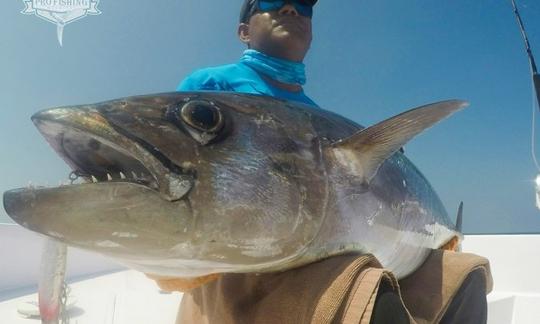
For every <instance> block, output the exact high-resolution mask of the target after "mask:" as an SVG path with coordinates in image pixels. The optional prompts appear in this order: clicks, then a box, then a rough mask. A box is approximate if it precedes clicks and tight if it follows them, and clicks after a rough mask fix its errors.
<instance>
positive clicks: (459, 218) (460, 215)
mask: <svg viewBox="0 0 540 324" xmlns="http://www.w3.org/2000/svg"><path fill="white" fill-rule="evenodd" d="M456 231H457V232H459V233H463V201H462V202H461V203H460V204H459V207H458V212H457V218H456Z"/></svg>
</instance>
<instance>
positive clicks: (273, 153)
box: [4, 92, 327, 277]
mask: <svg viewBox="0 0 540 324" xmlns="http://www.w3.org/2000/svg"><path fill="white" fill-rule="evenodd" d="M309 109H313V108H308V107H307V106H306V107H304V106H297V105H294V106H292V105H290V104H288V103H286V102H284V101H281V100H277V99H272V98H266V97H261V96H250V95H241V94H234V93H210V92H208V93H205V92H199V93H180V92H176V93H168V94H160V95H152V96H138V97H130V98H123V99H119V100H114V101H108V102H104V103H100V104H95V105H83V106H73V107H62V108H54V109H48V110H45V111H42V112H39V113H37V114H35V115H34V116H33V117H32V120H33V122H34V124H35V125H36V126H37V128H38V129H39V131H40V132H41V133H42V134H43V136H44V137H45V138H46V140H47V141H48V142H49V144H50V145H51V146H52V147H53V148H54V150H55V151H56V152H57V153H58V154H59V155H60V156H61V157H62V158H63V159H64V160H65V161H66V162H67V164H68V165H69V166H70V167H71V168H72V170H73V171H74V174H76V175H78V176H79V177H81V178H83V179H84V180H85V181H84V182H83V183H75V184H72V185H66V186H60V187H56V188H37V187H30V188H22V189H16V190H12V191H8V192H6V193H5V194H4V206H5V209H6V211H7V213H8V214H9V215H10V217H12V218H13V219H14V220H15V221H16V222H17V223H19V224H21V225H22V226H24V227H26V228H28V229H30V230H33V231H36V232H39V233H41V234H44V235H47V236H50V237H53V238H55V239H58V240H60V241H63V242H65V243H67V244H69V245H72V246H76V247H80V248H84V249H88V250H92V251H96V252H98V253H101V254H104V255H107V256H110V257H113V258H115V259H117V260H118V261H120V262H121V263H124V264H126V265H128V266H129V267H131V268H134V269H137V270H141V271H144V272H146V273H151V274H157V275H174V276H187V277H194V276H202V275H207V274H211V273H218V272H250V271H256V270H261V269H270V268H275V267H281V266H282V265H283V264H286V263H288V262H291V260H294V259H295V258H298V257H299V255H301V254H302V251H304V250H305V249H306V247H307V246H308V245H309V243H310V242H311V241H312V240H313V239H314V237H315V236H316V235H317V232H318V230H319V227H320V225H321V223H322V218H323V217H324V214H325V212H324V204H325V202H326V195H327V184H326V181H327V180H326V176H325V172H326V171H325V169H324V163H322V159H323V156H322V153H321V152H322V150H321V145H322V144H321V140H320V139H319V138H318V136H317V133H316V132H315V130H314V128H313V126H312V123H311V119H310V118H311V117H310V116H311V115H310V113H309Z"/></svg>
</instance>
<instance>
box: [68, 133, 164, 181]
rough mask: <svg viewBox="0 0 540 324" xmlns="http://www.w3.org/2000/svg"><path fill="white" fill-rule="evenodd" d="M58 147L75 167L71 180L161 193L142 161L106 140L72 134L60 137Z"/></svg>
mask: <svg viewBox="0 0 540 324" xmlns="http://www.w3.org/2000/svg"><path fill="white" fill-rule="evenodd" d="M59 145H60V147H61V148H62V151H63V153H62V155H63V156H64V157H65V158H67V159H69V162H68V163H69V164H70V165H72V166H75V168H74V171H73V172H72V174H71V175H70V180H76V179H77V178H79V177H82V178H84V179H85V180H86V182H88V183H90V182H92V183H97V182H123V183H135V184H139V185H143V186H146V187H149V188H151V189H154V190H156V191H159V183H158V181H157V178H156V176H154V175H153V174H152V172H151V171H150V170H148V168H146V167H145V166H144V164H143V163H142V162H141V161H140V160H138V159H137V158H135V157H134V156H132V155H130V154H129V153H128V152H126V150H125V149H123V148H122V147H119V146H117V145H114V144H113V143H110V142H108V141H106V140H105V139H102V138H98V137H96V136H89V135H88V134H85V133H79V132H76V131H69V132H65V133H62V134H61V135H60V138H59Z"/></svg>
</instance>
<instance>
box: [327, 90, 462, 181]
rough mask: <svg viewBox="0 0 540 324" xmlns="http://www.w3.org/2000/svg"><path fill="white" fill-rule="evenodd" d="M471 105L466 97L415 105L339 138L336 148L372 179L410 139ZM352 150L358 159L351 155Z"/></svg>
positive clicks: (358, 171) (336, 151)
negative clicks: (384, 163) (464, 98)
mask: <svg viewBox="0 0 540 324" xmlns="http://www.w3.org/2000/svg"><path fill="white" fill-rule="evenodd" d="M467 105H468V103H467V102H465V101H461V100H448V101H442V102H438V103H434V104H430V105H426V106H421V107H418V108H414V109H411V110H409V111H406V112H404V113H401V114H399V115H396V116H394V117H391V118H389V119H386V120H384V121H382V122H380V123H378V124H375V125H373V126H371V127H368V128H365V129H363V130H361V131H359V132H357V133H355V134H354V135H352V136H350V137H347V138H344V139H341V140H339V141H336V142H334V143H332V148H333V149H334V150H335V154H336V156H339V157H338V158H339V159H340V160H341V161H342V162H345V163H346V164H349V166H350V167H351V168H352V169H354V171H355V173H357V174H358V173H361V174H360V175H361V176H363V177H364V180H365V182H366V183H369V181H370V180H371V179H372V178H373V177H374V176H375V174H376V173H377V170H378V169H379V167H380V166H381V164H382V163H383V162H384V161H385V160H386V159H387V158H389V157H390V156H392V154H394V153H395V152H396V151H397V150H399V149H400V148H401V147H402V146H403V145H405V143H407V142H408V141H409V140H410V139H412V138H413V137H414V136H416V135H418V134H419V133H421V132H422V131H424V130H425V129H427V128H429V127H431V126H433V125H434V124H436V123H437V122H438V121H440V120H442V119H444V118H446V117H448V116H449V115H451V114H452V113H454V112H456V111H458V110H461V109H463V108H465V107H466V106H467ZM351 154H353V155H354V159H350V155H351ZM352 160H354V161H352Z"/></svg>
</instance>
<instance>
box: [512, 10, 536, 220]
mask: <svg viewBox="0 0 540 324" xmlns="http://www.w3.org/2000/svg"><path fill="white" fill-rule="evenodd" d="M510 2H511V3H512V8H513V9H514V15H515V16H516V19H517V22H518V25H519V29H520V31H521V36H522V37H523V40H524V42H525V49H526V51H527V56H528V58H529V65H530V69H531V75H532V96H533V98H532V125H531V126H532V127H531V155H532V158H533V161H534V165H535V166H536V169H537V170H538V172H539V173H538V175H537V176H536V179H535V185H536V186H535V189H536V207H537V208H538V209H540V166H539V164H538V160H537V159H536V141H535V137H536V108H537V107H538V109H540V75H539V74H538V70H537V68H536V62H535V61H534V56H533V53H532V50H531V44H530V43H529V38H528V37H527V33H526V32H525V26H524V24H523V21H522V20H521V16H520V14H519V10H518V7H517V5H516V2H515V0H510ZM535 99H536V100H535Z"/></svg>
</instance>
